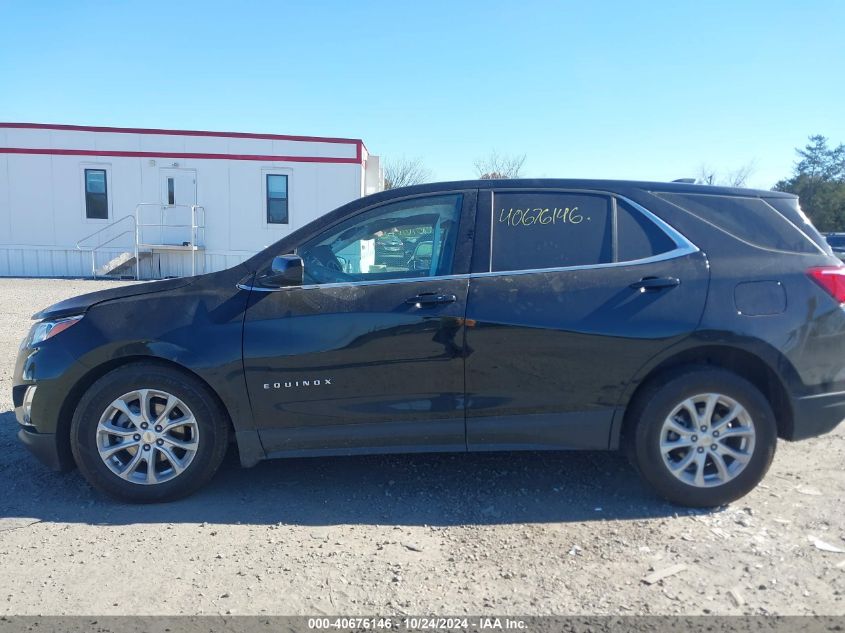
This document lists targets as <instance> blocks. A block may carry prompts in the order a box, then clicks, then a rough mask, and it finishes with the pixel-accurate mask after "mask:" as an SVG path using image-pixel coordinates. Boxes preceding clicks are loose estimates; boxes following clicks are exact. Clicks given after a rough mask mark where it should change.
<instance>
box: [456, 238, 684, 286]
mask: <svg viewBox="0 0 845 633" xmlns="http://www.w3.org/2000/svg"><path fill="white" fill-rule="evenodd" d="M690 246H691V247H690V248H687V247H681V248H675V249H672V250H671V251H666V252H665V253H660V255H652V256H651V257H644V258H642V259H629V260H626V261H624V262H606V263H604V264H582V265H579V266H560V267H557V268H524V269H522V270H495V271H490V272H485V273H472V274H471V275H470V278H472V279H475V278H476V277H510V276H513V275H531V274H536V273H565V272H569V271H573V270H593V269H602V268H621V267H626V266H639V265H641V264H654V263H656V262H665V261H668V260H671V259H678V258H680V257H686V256H687V255H692V254H694V253H698V252H699V249H698V247H697V246H694V245H690Z"/></svg>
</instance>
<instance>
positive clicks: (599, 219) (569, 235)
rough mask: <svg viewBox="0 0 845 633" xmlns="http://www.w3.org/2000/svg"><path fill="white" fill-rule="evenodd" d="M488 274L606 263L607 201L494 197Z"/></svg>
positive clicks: (544, 195) (554, 195)
mask: <svg viewBox="0 0 845 633" xmlns="http://www.w3.org/2000/svg"><path fill="white" fill-rule="evenodd" d="M492 230H493V235H492V255H491V262H490V264H491V270H492V271H493V272H496V271H508V270H530V269H542V268H558V267H564V266H584V265H594V264H604V263H608V262H610V261H612V258H613V252H612V222H611V215H610V199H609V198H608V197H606V196H600V195H589V194H580V193H579V194H572V193H566V192H536V193H534V192H513V193H496V194H495V195H494V198H493V217H492Z"/></svg>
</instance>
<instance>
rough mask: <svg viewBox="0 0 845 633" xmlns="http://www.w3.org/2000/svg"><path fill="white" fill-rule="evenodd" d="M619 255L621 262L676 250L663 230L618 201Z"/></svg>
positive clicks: (622, 201)
mask: <svg viewBox="0 0 845 633" xmlns="http://www.w3.org/2000/svg"><path fill="white" fill-rule="evenodd" d="M616 231H617V238H616V243H617V255H616V260H617V261H620V262H629V261H635V260H638V259H646V258H647V257H654V256H655V255H660V254H662V253H666V252H668V251H671V250H673V249H674V248H675V242H674V241H673V240H672V238H670V237H669V236H668V235H666V233H664V232H663V229H661V228H660V227H658V226H657V225H656V224H655V223H654V222H652V221H651V220H650V219H648V218H647V217H646V216H645V215H643V214H642V213H641V212H639V211H638V210H636V209H634V208H633V207H632V206H631V205H629V204H628V203H627V202H625V201H624V200H620V199H618V198H617V199H616Z"/></svg>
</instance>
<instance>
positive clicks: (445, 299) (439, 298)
mask: <svg viewBox="0 0 845 633" xmlns="http://www.w3.org/2000/svg"><path fill="white" fill-rule="evenodd" d="M457 300H458V298H457V297H456V296H455V295H444V294H440V293H438V292H421V293H420V294H418V295H417V296H415V297H408V298H407V299H405V303H407V304H408V305H414V306H417V307H420V308H424V307H430V306H434V305H437V304H439V303H455V301H457Z"/></svg>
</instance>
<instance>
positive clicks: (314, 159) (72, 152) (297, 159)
mask: <svg viewBox="0 0 845 633" xmlns="http://www.w3.org/2000/svg"><path fill="white" fill-rule="evenodd" d="M0 154H42V155H48V156H118V157H121V158H201V159H207V160H260V161H265V162H274V161H275V162H286V163H345V164H352V165H357V164H360V163H361V145H360V144H358V145H356V152H355V157H354V158H337V157H331V156H274V155H270V154H200V153H191V152H133V151H122V150H108V149H104V150H97V149H53V148H40V147H39V148H33V147H0Z"/></svg>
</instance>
